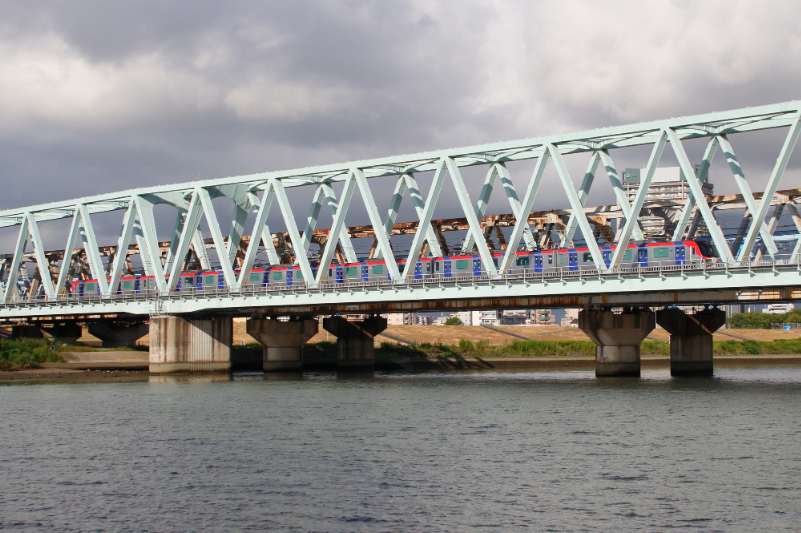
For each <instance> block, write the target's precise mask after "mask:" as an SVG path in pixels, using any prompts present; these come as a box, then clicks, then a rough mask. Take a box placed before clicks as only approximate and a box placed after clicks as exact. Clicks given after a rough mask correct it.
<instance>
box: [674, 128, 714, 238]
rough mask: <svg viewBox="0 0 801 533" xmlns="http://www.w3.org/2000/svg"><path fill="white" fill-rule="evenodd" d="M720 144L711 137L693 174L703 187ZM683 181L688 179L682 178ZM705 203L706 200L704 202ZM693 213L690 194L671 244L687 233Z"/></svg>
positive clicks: (693, 206)
mask: <svg viewBox="0 0 801 533" xmlns="http://www.w3.org/2000/svg"><path fill="white" fill-rule="evenodd" d="M719 144H720V137H719V136H715V137H712V138H711V139H710V140H709V142H708V143H707V145H706V150H705V151H704V157H703V159H701V166H699V167H698V172H697V173H693V174H694V175H695V176H696V179H697V180H698V181H699V183H701V185H702V186H703V184H704V183H706V182H707V180H708V179H709V167H710V166H711V165H712V159H713V158H714V157H715V152H717V149H718V145H719ZM684 179H688V178H687V176H684ZM704 201H706V200H704ZM694 212H695V196H694V195H692V194H690V195H688V196H687V200H686V201H685V202H684V207H683V208H682V210H681V214H680V215H679V218H678V220H677V221H676V228H675V229H674V230H673V239H672V240H673V242H677V241H680V240H682V239H684V234H685V233H687V228H688V226H689V224H690V217H691V216H692V214H693V213H694Z"/></svg>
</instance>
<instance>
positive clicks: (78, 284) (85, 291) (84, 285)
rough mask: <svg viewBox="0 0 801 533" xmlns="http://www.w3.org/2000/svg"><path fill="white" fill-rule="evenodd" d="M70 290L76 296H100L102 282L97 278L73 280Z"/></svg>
mask: <svg viewBox="0 0 801 533" xmlns="http://www.w3.org/2000/svg"><path fill="white" fill-rule="evenodd" d="M70 292H71V293H72V294H73V295H74V296H79V297H84V296H95V295H97V296H100V283H99V282H98V281H97V280H96V279H83V280H81V279H79V280H75V281H73V282H72V287H71V288H70Z"/></svg>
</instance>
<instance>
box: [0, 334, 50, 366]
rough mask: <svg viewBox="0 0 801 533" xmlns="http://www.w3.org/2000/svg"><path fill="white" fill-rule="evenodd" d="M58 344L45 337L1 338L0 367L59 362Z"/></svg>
mask: <svg viewBox="0 0 801 533" xmlns="http://www.w3.org/2000/svg"><path fill="white" fill-rule="evenodd" d="M57 347H58V345H56V344H54V343H53V342H52V341H48V340H45V339H18V340H8V339H0V369H4V370H7V369H13V368H36V367H37V366H39V364H40V363H59V362H61V361H62V359H61V355H59V353H58V351H57Z"/></svg>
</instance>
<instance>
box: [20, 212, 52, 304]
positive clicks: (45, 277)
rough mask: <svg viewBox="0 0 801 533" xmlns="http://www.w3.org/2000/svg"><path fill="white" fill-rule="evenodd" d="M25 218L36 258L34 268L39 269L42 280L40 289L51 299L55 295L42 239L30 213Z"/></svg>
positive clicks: (34, 219)
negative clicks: (26, 218) (42, 288)
mask: <svg viewBox="0 0 801 533" xmlns="http://www.w3.org/2000/svg"><path fill="white" fill-rule="evenodd" d="M27 216H28V231H29V232H30V237H31V243H32V244H33V252H34V255H35V257H36V266H37V267H38V268H39V278H40V279H41V280H42V287H44V291H45V295H46V296H47V297H48V298H53V297H54V296H55V295H56V294H55V290H54V288H53V278H52V276H51V275H50V263H49V262H48V261H47V256H46V255H45V249H44V244H42V237H41V235H39V227H38V226H37V225H36V218H35V217H34V215H33V214H32V213H28V215H27Z"/></svg>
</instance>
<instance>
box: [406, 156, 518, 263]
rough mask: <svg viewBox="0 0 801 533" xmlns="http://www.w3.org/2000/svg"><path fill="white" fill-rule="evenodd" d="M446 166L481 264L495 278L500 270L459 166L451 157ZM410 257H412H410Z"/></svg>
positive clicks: (448, 158)
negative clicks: (494, 261) (494, 260)
mask: <svg viewBox="0 0 801 533" xmlns="http://www.w3.org/2000/svg"><path fill="white" fill-rule="evenodd" d="M445 165H446V166H447V167H448V174H450V175H451V181H452V182H453V186H454V187H455V188H456V196H457V197H458V198H459V203H460V204H461V206H462V210H463V211H464V215H465V218H467V224H468V229H469V232H470V233H471V234H472V235H473V239H474V240H475V242H476V248H478V255H479V256H481V262H482V263H484V270H485V272H487V273H488V274H489V275H490V276H493V277H495V276H497V275H498V274H499V270H498V268H496V266H495V263H493V262H492V254H491V253H490V250H489V246H487V241H486V239H484V233H483V232H482V231H481V221H480V220H479V218H478V217H477V216H476V211H475V207H473V203H472V202H471V201H470V195H469V194H468V193H467V189H466V188H465V186H464V180H462V174H461V172H459V165H457V164H456V161H454V160H453V159H452V158H450V157H446V158H445ZM525 220H526V222H528V217H525ZM430 222H431V221H430V220H429V221H428V222H426V223H427V224H429V223H430ZM516 247H517V245H515V248H516ZM410 257H412V256H411V255H410ZM408 268H409V267H408V265H407V267H406V269H407V270H408Z"/></svg>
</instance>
